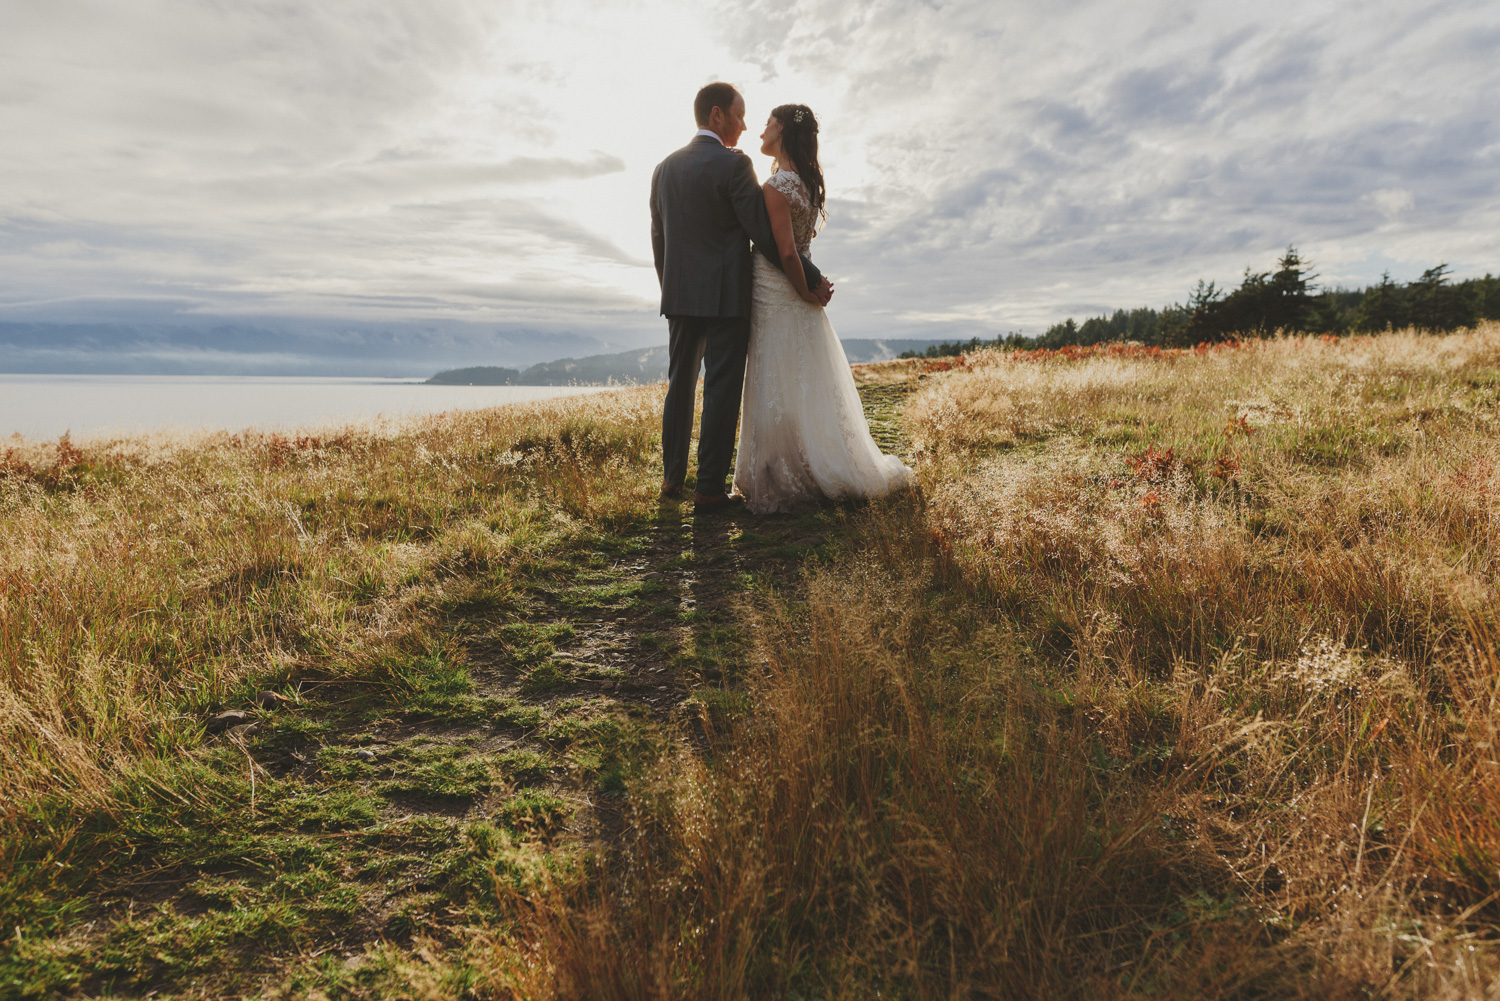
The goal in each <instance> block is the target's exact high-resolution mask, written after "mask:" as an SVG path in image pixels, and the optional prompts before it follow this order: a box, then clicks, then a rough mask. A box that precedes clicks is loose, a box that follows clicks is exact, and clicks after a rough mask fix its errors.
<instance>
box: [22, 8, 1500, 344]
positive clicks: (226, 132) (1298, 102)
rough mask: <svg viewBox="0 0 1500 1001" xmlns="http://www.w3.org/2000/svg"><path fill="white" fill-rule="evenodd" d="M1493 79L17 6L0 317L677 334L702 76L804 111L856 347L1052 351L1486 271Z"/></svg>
mask: <svg viewBox="0 0 1500 1001" xmlns="http://www.w3.org/2000/svg"><path fill="white" fill-rule="evenodd" d="M1497 52H1500V2H1497V0H1482V2H1473V0H1469V2H1458V3H1441V2H1440V3H1429V4H1424V5H1414V4H1410V3H1402V4H1398V3H1387V2H1379V0H1375V2H1371V0H1357V2H1356V0H1338V2H1322V3H1319V2H1316V0H1313V2H1309V0H1300V2H1297V3H1281V2H1277V0H1265V2H1259V3H1255V4H1245V3H1240V2H1235V3H1228V2H1224V3H1194V4H1173V3H1166V2H1160V0H1141V2H1133V3H1123V4H1122V3H1119V2H1104V0H1099V2H1088V0H1079V2H1073V3H1068V2H1052V3H1045V4H1044V3H1032V4H1017V3H1004V2H995V0H955V2H942V0H928V2H918V0H890V2H858V0H750V2H746V3H727V4H724V5H722V6H717V7H716V6H714V5H712V4H708V3H701V2H678V0H640V2H618V3H617V2H610V3H591V2H569V0H554V2H546V3H525V2H508V0H486V2H471V0H379V2H375V0H340V2H338V3H333V2H307V0H275V2H272V0H211V2H210V0H197V2H194V0H46V2H40V0H36V2H33V0H6V2H4V3H0V137H3V139H0V324H5V323H11V324H16V323H31V324H37V323H43V322H82V321H88V322H98V323H109V322H119V321H122V320H125V319H129V318H132V317H134V318H150V319H152V320H153V321H157V320H160V319H162V318H163V317H167V318H175V320H176V321H177V322H182V323H188V322H198V321H201V322H203V323H210V322H212V323H220V324H223V323H238V324H250V325H254V324H256V323H261V322H262V321H264V322H265V323H272V322H273V320H274V323H276V324H280V327H278V329H280V330H283V331H285V330H292V331H293V333H292V334H287V335H286V337H287V338H290V339H289V340H287V339H286V338H283V341H284V343H283V342H278V343H279V345H280V346H279V347H278V350H279V351H281V352H283V354H285V355H286V356H287V357H291V358H295V356H296V344H295V340H296V336H295V330H296V329H300V328H298V327H297V325H298V324H303V325H309V324H310V325H312V326H313V327H318V328H319V329H324V330H326V329H333V328H335V327H341V328H342V329H346V330H356V329H358V330H374V329H384V330H395V331H399V330H403V329H423V330H428V331H433V330H443V331H449V332H453V331H458V332H459V333H457V334H453V335H452V336H451V337H450V338H449V340H450V342H451V343H452V344H461V346H460V347H457V348H454V349H453V350H454V351H455V352H457V354H456V355H454V356H453V357H447V356H445V357H444V358H443V360H444V361H453V362H455V363H456V362H459V361H464V360H468V361H473V362H492V363H496V364H507V363H512V362H524V361H534V360H539V358H541V357H548V356H555V355H557V354H563V353H590V352H591V351H592V350H601V351H602V350H622V349H624V348H629V347H635V346H645V345H647V344H652V343H655V342H657V341H660V340H663V339H664V337H665V324H664V323H662V322H661V321H660V320H658V319H657V318H656V316H655V313H656V309H655V302H654V299H655V294H656V279H655V274H654V271H653V270H652V268H651V266H650V243H649V233H648V216H647V207H646V196H647V188H648V185H649V179H650V174H651V169H652V168H653V166H654V165H655V164H656V163H657V162H658V161H659V160H660V159H661V157H662V156H663V155H665V154H666V153H667V152H669V151H670V150H672V149H674V148H676V147H677V146H679V145H681V144H682V143H683V142H685V141H686V140H687V138H688V137H689V136H690V135H691V133H692V131H693V128H694V125H693V123H692V116H691V100H692V95H693V93H694V92H695V91H696V89H697V88H698V87H699V86H701V85H702V84H703V83H705V82H708V81H710V80H713V79H726V80H730V81H732V82H734V83H736V84H737V85H739V86H740V88H741V89H742V91H743V92H744V93H745V95H746V98H747V100H748V104H749V109H750V118H751V120H752V122H754V123H758V122H759V121H762V120H763V119H764V116H765V114H766V112H767V111H769V109H770V108H771V107H772V106H773V105H775V104H778V103H782V102H786V101H801V102H805V103H807V104H809V105H811V106H812V107H813V108H814V109H815V110H816V111H817V112H818V114H819V116H820V118H821V119H822V122H823V128H822V136H823V142H824V146H823V165H824V168H825V172H826V174H827V177H828V181H829V189H830V206H829V210H830V211H829V215H830V218H829V222H828V225H827V228H826V230H825V231H824V233H823V235H822V236H821V237H820V238H819V240H818V241H817V242H816V243H815V244H814V248H813V256H814V259H816V260H817V261H818V263H819V264H820V266H822V267H823V268H824V270H825V271H827V272H828V273H829V274H831V275H833V276H834V277H835V278H836V279H837V280H838V286H839V291H838V294H837V296H836V298H835V300H834V311H833V314H832V317H833V320H834V323H835V325H836V326H837V327H838V328H839V331H840V333H841V334H843V336H845V337H880V336H892V337H895V336H900V337H923V336H933V337H948V336H957V335H962V336H970V335H973V334H978V333H985V334H990V333H1003V332H1006V331H1010V330H1021V331H1023V332H1026V333H1032V334H1035V333H1038V332H1040V331H1041V330H1042V329H1043V328H1044V327H1045V326H1046V325H1048V324H1049V323H1051V322H1054V321H1056V320H1058V319H1061V318H1063V317H1064V316H1067V315H1074V316H1080V317H1081V316H1083V315H1085V314H1088V313H1091V312H1096V311H1100V310H1103V309H1105V308H1110V307H1114V306H1135V305H1156V306H1160V305H1162V304H1164V303H1166V302H1169V301H1173V300H1177V299H1182V298H1184V297H1185V295H1186V293H1187V292H1188V290H1189V289H1190V288H1191V286H1192V284H1193V283H1194V282H1195V281H1196V280H1197V279H1198V278H1200V277H1202V278H1208V279H1217V280H1219V281H1220V282H1223V281H1229V282H1231V283H1232V282H1233V281H1234V280H1235V278H1236V277H1237V276H1238V274H1239V273H1240V272H1241V271H1242V269H1243V268H1244V267H1245V266H1246V265H1253V266H1256V267H1266V266H1269V265H1270V264H1271V263H1272V262H1273V261H1274V259H1275V257H1276V256H1277V253H1278V252H1279V250H1280V249H1281V248H1283V247H1285V246H1286V244H1287V243H1288V242H1294V243H1296V244H1297V245H1298V246H1299V247H1300V248H1301V249H1302V250H1303V252H1304V254H1305V255H1306V256H1308V257H1310V258H1311V259H1312V260H1313V262H1314V263H1315V264H1316V265H1317V268H1318V271H1319V272H1320V273H1321V275H1322V280H1323V281H1325V282H1329V283H1344V284H1353V285H1357V284H1363V283H1366V282H1370V281H1374V280H1376V279H1378V278H1379V276H1380V274H1381V272H1383V271H1385V270H1389V271H1390V272H1391V273H1392V274H1393V275H1394V276H1395V277H1396V278H1398V279H1408V278H1411V277H1414V276H1415V275H1417V274H1418V273H1420V272H1421V271H1422V270H1423V269H1424V268H1426V267H1429V266H1431V265H1432V264H1435V263H1437V262H1439V261H1447V262H1449V263H1450V264H1452V266H1453V267H1454V269H1455V271H1456V272H1457V273H1458V274H1459V275H1460V276H1464V275H1469V274H1482V273H1484V272H1486V271H1487V270H1488V271H1500V122H1497V116H1496V114H1495V112H1494V110H1493V109H1494V108H1495V107H1496V106H1497V105H1500V59H1497V58H1496V53H1497ZM758 132H759V128H758V125H757V126H756V127H754V128H752V131H751V133H749V134H748V135H747V137H746V140H744V141H743V145H746V146H753V145H755V140H754V135H756V134H757V133H758ZM756 162H757V168H758V169H759V170H760V171H761V172H762V173H763V174H764V173H765V171H766V167H767V161H766V160H765V158H763V157H759V156H757V159H756ZM319 325H321V326H319ZM309 329H311V327H309ZM32 336H33V337H35V336H37V335H36V334H35V328H33V333H32ZM398 339H399V338H398ZM563 347H566V348H567V349H568V350H566V351H565V350H562V348H563ZM3 348H4V346H3V344H0V368H4V367H5V366H4V357H3ZM226 349H228V348H226ZM459 356H464V357H459ZM470 356H472V357H470Z"/></svg>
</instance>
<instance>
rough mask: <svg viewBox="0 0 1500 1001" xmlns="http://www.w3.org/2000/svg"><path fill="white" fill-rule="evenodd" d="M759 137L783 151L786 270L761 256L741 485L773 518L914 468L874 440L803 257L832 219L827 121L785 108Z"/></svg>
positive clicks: (893, 479)
mask: <svg viewBox="0 0 1500 1001" xmlns="http://www.w3.org/2000/svg"><path fill="white" fill-rule="evenodd" d="M760 139H761V147H760V151H761V152H762V153H765V154H767V155H768V156H773V157H775V158H776V168H777V169H776V173H774V174H772V175H771V178H770V180H768V181H766V183H765V186H764V191H765V197H766V211H767V212H768V213H769V215H770V217H771V228H772V230H773V231H774V233H775V234H776V249H777V251H778V252H779V253H780V255H781V264H782V269H783V270H777V269H776V266H775V265H773V264H771V263H770V262H769V261H767V260H766V259H765V258H764V257H762V256H761V255H759V254H756V255H755V263H754V265H753V267H754V285H753V288H752V291H751V305H750V352H749V359H748V362H747V368H746V372H745V392H744V401H743V410H742V415H743V416H742V417H741V419H740V443H739V454H738V457H737V458H736V460H735V464H734V488H735V490H736V491H737V492H738V493H740V494H742V495H743V496H744V498H745V506H746V507H748V508H749V509H750V510H751V511H754V512H755V513H757V514H766V513H769V512H773V511H789V510H791V509H792V508H793V507H794V506H797V505H799V504H805V503H808V502H810V501H818V500H824V499H827V500H852V499H856V498H865V497H879V496H883V495H885V494H888V493H890V492H891V491H892V490H895V489H897V488H899V487H905V486H910V485H912V484H914V483H915V482H916V476H915V474H914V473H913V472H912V471H911V469H909V468H908V467H907V466H905V465H903V464H902V462H901V460H900V459H898V458H896V457H895V456H893V455H883V454H881V451H880V448H879V446H877V445H876V444H875V440H874V439H873V438H871V437H870V426H869V424H868V422H866V420H865V413H864V408H863V407H862V406H861V405H860V402H859V393H858V392H857V391H856V390H855V388H854V376H853V375H852V374H851V373H850V371H849V359H848V358H847V357H846V356H845V355H844V346H843V345H842V344H841V343H839V339H838V335H837V334H835V333H834V331H833V325H832V324H831V323H829V322H828V316H827V314H825V313H824V312H823V308H822V305H821V304H820V302H819V300H818V298H817V296H816V295H815V294H814V293H813V292H812V290H811V289H809V288H808V286H807V279H806V276H805V275H804V273H803V270H802V261H801V258H799V257H798V253H799V252H801V253H806V252H807V250H808V247H809V245H810V244H811V243H812V238H813V236H814V234H815V232H816V229H817V223H818V220H819V219H820V218H821V217H822V215H823V196H824V187H823V171H822V168H821V167H819V166H818V121H817V119H816V118H814V117H813V113H812V111H811V110H810V109H809V108H807V107H806V106H804V105H800V104H784V105H782V106H781V107H779V108H776V109H775V110H774V111H772V112H771V117H770V118H769V119H767V121H766V130H765V131H764V132H762V133H761V136H760Z"/></svg>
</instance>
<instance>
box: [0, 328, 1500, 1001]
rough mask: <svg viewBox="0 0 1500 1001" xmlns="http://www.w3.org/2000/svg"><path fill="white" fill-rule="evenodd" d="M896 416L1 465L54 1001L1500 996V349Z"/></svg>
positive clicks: (1080, 373) (1, 645) (895, 366)
mask: <svg viewBox="0 0 1500 1001" xmlns="http://www.w3.org/2000/svg"><path fill="white" fill-rule="evenodd" d="M856 372H857V378H858V379H859V381H860V383H861V394H862V396H863V397H864V399H865V403H866V410H867V413H868V414H869V416H870V419H871V424H872V428H873V430H874V431H875V433H876V436H877V437H878V438H879V439H880V440H881V442H882V443H883V445H884V446H885V447H886V448H889V449H893V450H897V451H900V452H901V453H902V454H904V455H905V456H906V457H907V459H908V461H910V462H911V463H912V464H913V465H914V466H915V467H916V468H917V470H918V473H919V478H920V481H921V489H920V491H919V492H917V493H914V494H911V495H906V496H901V497H895V498H891V499H888V500H886V501H883V502H879V503H875V504H870V505H854V506H829V507H824V508H819V509H815V510H811V511H808V512H806V513H804V514H802V515H799V516H797V517H782V518H756V517H753V516H749V515H745V514H736V515H729V516H711V517H702V518H694V517H693V516H692V512H691V507H690V506H687V507H679V506H677V505H672V504H666V505H663V504H661V503H659V502H658V501H657V499H656V496H655V488H656V485H657V484H658V483H659V480H660V459H659V456H658V454H657V443H656V430H657V425H658V410H659V404H660V394H659V390H658V389H655V388H649V389H642V390H629V391H622V392H620V393H615V394H608V395H605V396H596V397H584V398H576V399H572V400H567V401H560V402H554V403H548V404H540V405H531V406H517V407H510V408H504V409H500V410H493V411H483V412H465V413H453V414H448V415H443V416H441V417H437V418H430V419H424V420H420V421H414V422H410V423H405V424H395V425H385V426H379V427H373V426H372V427H367V428H346V429H334V430H331V431H320V432H313V433H308V434H305V435H301V436H289V437H281V436H277V435H260V434H245V435H235V436H231V435H212V436H202V437H197V438H170V439H169V438H141V439H131V440H121V441H113V442H86V443H79V444H75V443H73V442H70V441H66V440H64V441H61V442H49V443H22V442H12V443H10V444H9V445H0V751H3V753H0V996H17V997H78V998H96V997H144V996H148V995H149V996H153V997H175V998H220V997H267V998H306V999H310V1001H311V999H335V998H337V999H342V998H434V999H436V998H460V997H463V998H553V997H556V998H579V997H598V998H632V999H648V998H649V999H654V998H662V999H666V998H705V999H706V998H741V997H754V998H760V997H789V998H792V997H794V998H807V999H811V998H846V997H847V998H854V997H858V998H865V997H871V996H875V995H877V994H878V995H879V996H882V997H896V998H908V997H909V998H929V997H944V998H952V997H1011V998H1032V997H1035V998H1058V997H1080V998H1136V997H1140V998H1181V997H1194V998H1283V997H1291V998H1295V997H1316V998H1321V999H1329V998H1346V997H1347V998H1367V997H1410V998H1461V997H1491V996H1493V994H1494V993H1495V992H1496V990H1497V989H1500V759H1497V757H1496V755H1497V749H1500V732H1497V730H1500V715H1497V709H1500V706H1497V698H1500V690H1497V682H1500V650H1497V635H1500V616H1497V612H1496V609H1497V607H1500V602H1497V598H1500V447H1497V437H1500V325H1494V324H1490V325H1487V326H1483V327H1481V328H1479V329H1477V330H1474V331H1467V332H1460V333H1457V334H1453V335H1447V336H1442V337H1435V336H1429V335H1422V334H1417V333H1412V332H1405V333H1394V334H1388V335H1384V336H1380V337H1376V338H1353V339H1343V340H1337V339H1332V338H1327V339H1322V340H1316V339H1291V338H1288V339H1277V340H1270V341H1251V342H1247V343H1244V344H1239V345H1229V346H1220V347H1216V348H1215V349H1213V350H1201V351H1184V352H1161V351H1155V350H1142V349H1133V348H1128V347H1114V348H1100V349H1097V350H1090V349H1083V350H1077V349H1075V350H1069V351H1066V352H1057V353H1049V352H1035V353H1020V354H1014V355H1011V354H998V353H980V354H978V355H974V356H970V357H968V358H965V359H963V360H962V361H961V362H957V363H953V362H940V363H934V362H930V361H912V362H892V363H884V364H878V365H870V366H861V367H859V368H858V369H857V370H856ZM226 711H232V712H230V713H229V715H224V714H225V713H226Z"/></svg>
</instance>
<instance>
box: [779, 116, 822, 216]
mask: <svg viewBox="0 0 1500 1001" xmlns="http://www.w3.org/2000/svg"><path fill="white" fill-rule="evenodd" d="M771 117H772V118H774V119H776V120H777V121H778V122H780V123H781V148H782V149H783V150H785V151H786V155H787V156H788V157H789V158H791V161H792V163H793V164H794V165H796V167H797V176H799V177H801V178H802V183H803V184H805V185H807V193H808V195H809V196H810V197H811V199H812V207H813V211H814V212H816V213H818V214H819V215H823V214H824V213H823V199H824V197H825V195H826V194H827V189H826V188H825V187H824V185H823V168H822V166H821V165H819V163H818V120H817V118H815V117H813V113H812V109H811V108H809V107H808V106H807V105H805V104H783V105H781V106H780V107H778V108H772V109H771Z"/></svg>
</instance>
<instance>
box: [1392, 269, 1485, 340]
mask: <svg viewBox="0 0 1500 1001" xmlns="http://www.w3.org/2000/svg"><path fill="white" fill-rule="evenodd" d="M1448 273H1449V269H1448V265H1446V264H1439V265H1438V266H1437V267H1435V268H1428V269H1427V270H1426V271H1424V272H1422V277H1421V278H1418V279H1417V280H1416V281H1414V282H1412V283H1411V284H1410V285H1408V286H1407V287H1406V302H1407V310H1408V315H1407V321H1406V322H1407V323H1410V324H1412V325H1413V326H1415V327H1419V328H1421V329H1423V330H1457V329H1458V328H1459V327H1472V326H1473V325H1474V321H1475V319H1476V318H1477V317H1476V315H1475V312H1476V311H1475V309H1474V304H1473V303H1472V302H1471V301H1470V299H1469V297H1468V296H1467V295H1465V294H1464V293H1465V291H1466V289H1463V288H1460V287H1458V286H1455V285H1453V284H1452V283H1450V282H1449V281H1448Z"/></svg>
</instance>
